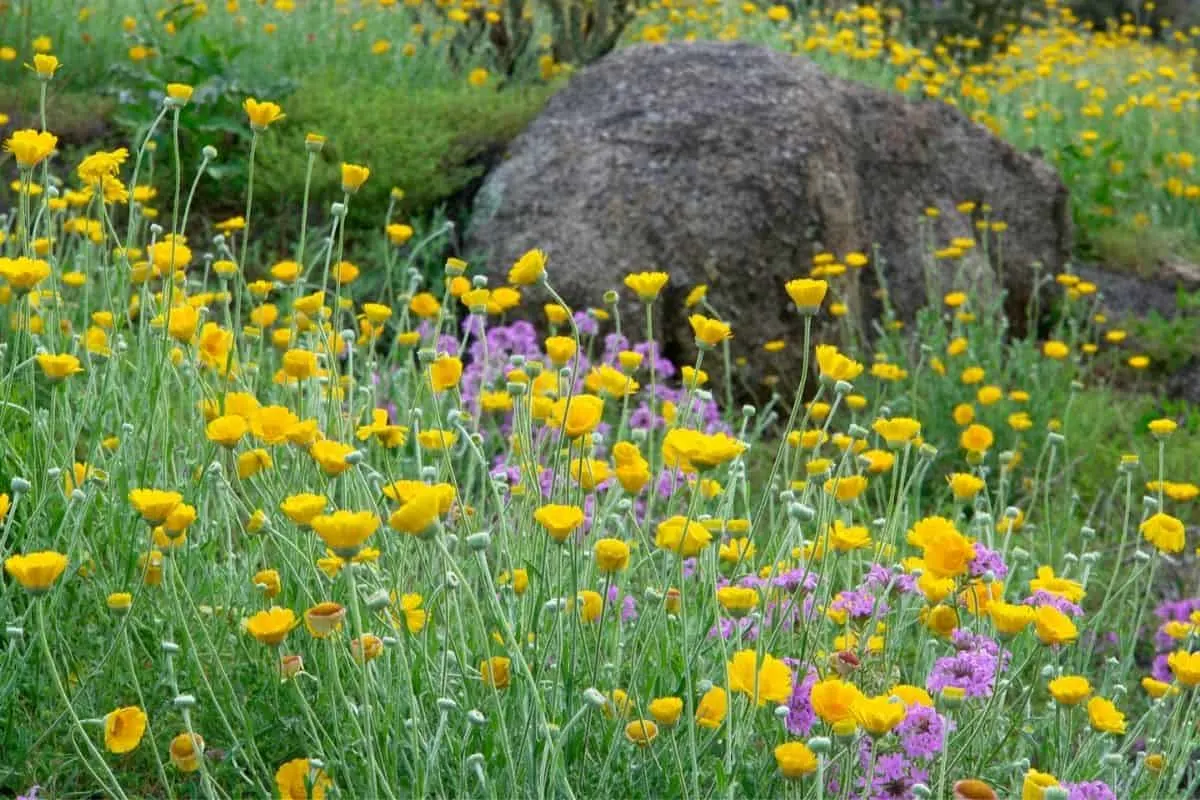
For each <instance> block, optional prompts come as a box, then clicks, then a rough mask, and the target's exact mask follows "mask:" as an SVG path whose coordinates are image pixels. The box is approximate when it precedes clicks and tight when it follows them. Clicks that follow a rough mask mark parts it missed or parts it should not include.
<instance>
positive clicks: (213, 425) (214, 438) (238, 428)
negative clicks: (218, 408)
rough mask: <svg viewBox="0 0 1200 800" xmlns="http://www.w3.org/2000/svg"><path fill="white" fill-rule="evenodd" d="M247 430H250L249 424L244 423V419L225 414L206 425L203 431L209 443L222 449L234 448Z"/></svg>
mask: <svg viewBox="0 0 1200 800" xmlns="http://www.w3.org/2000/svg"><path fill="white" fill-rule="evenodd" d="M248 430H250V423H248V422H246V420H245V418H244V417H241V416H238V415H236V414H226V415H225V416H223V417H217V418H216V419H214V420H213V421H212V422H210V423H208V425H207V427H205V429H204V435H205V437H206V438H207V439H208V440H209V441H210V442H215V443H217V444H219V445H221V446H222V447H235V446H236V445H237V443H238V442H240V441H241V440H242V437H243V436H245V435H246V432H247V431H248Z"/></svg>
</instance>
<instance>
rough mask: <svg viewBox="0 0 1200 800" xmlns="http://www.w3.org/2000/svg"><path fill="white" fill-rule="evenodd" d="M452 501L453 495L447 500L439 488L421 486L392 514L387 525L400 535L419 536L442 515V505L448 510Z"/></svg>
mask: <svg viewBox="0 0 1200 800" xmlns="http://www.w3.org/2000/svg"><path fill="white" fill-rule="evenodd" d="M452 500H453V495H450V496H449V499H447V497H446V493H445V492H444V491H443V490H442V489H441V488H440V486H428V485H424V484H422V486H421V488H419V489H417V490H416V491H414V492H413V494H412V495H411V496H410V497H409V498H408V499H407V500H405V501H404V503H403V505H401V506H400V508H398V509H396V510H395V511H393V512H392V515H391V516H390V517H388V525H389V526H390V527H391V528H392V529H394V530H397V531H400V532H401V533H407V534H409V535H411V536H421V535H423V534H424V533H425V532H426V531H428V530H430V528H431V527H432V526H433V524H434V523H435V522H437V519H438V515H439V514H440V513H442V508H443V503H445V505H446V507H447V508H448V507H449V502H450V501H452Z"/></svg>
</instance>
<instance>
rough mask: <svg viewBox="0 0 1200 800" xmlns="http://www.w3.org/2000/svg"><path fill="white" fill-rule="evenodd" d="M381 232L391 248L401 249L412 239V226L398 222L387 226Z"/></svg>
mask: <svg viewBox="0 0 1200 800" xmlns="http://www.w3.org/2000/svg"><path fill="white" fill-rule="evenodd" d="M383 232H384V234H386V235H387V238H388V241H389V242H391V243H392V246H393V247H402V246H403V245H405V244H407V242H408V240H409V239H411V238H412V237H413V229H412V226H411V225H405V224H403V223H400V222H393V223H391V224H389V225H388V226H387V227H386V228H384V229H383Z"/></svg>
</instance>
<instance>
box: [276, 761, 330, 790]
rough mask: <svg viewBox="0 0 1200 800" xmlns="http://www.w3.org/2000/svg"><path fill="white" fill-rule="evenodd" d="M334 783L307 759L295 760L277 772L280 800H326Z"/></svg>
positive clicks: (285, 764)
mask: <svg viewBox="0 0 1200 800" xmlns="http://www.w3.org/2000/svg"><path fill="white" fill-rule="evenodd" d="M332 786H333V781H332V780H331V779H330V777H329V776H328V775H327V774H326V773H325V771H324V770H321V769H317V768H315V767H313V766H312V762H311V761H310V760H309V759H307V758H294V759H292V760H291V761H288V762H285V763H283V764H281V765H280V766H279V769H277V770H276V771H275V788H277V789H278V790H279V797H280V800H325V794H326V792H327V791H328V790H329V789H330V788H331V787H332Z"/></svg>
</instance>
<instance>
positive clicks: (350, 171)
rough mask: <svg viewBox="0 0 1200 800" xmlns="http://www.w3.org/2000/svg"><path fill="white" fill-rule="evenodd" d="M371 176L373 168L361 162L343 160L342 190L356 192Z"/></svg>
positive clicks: (350, 192)
mask: <svg viewBox="0 0 1200 800" xmlns="http://www.w3.org/2000/svg"><path fill="white" fill-rule="evenodd" d="M369 177H371V170H370V169H369V168H367V167H364V166H362V165H361V164H350V163H348V162H344V161H343V162H342V191H343V192H346V193H347V194H354V193H355V192H357V191H358V190H359V189H361V188H362V185H363V184H364V183H366V182H367V178H369Z"/></svg>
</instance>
